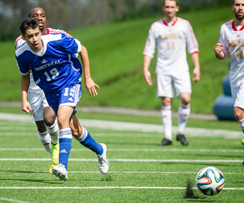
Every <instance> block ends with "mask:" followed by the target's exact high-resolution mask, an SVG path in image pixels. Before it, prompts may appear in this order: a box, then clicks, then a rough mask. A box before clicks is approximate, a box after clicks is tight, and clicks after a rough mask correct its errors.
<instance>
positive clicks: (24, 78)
mask: <svg viewBox="0 0 244 203" xmlns="http://www.w3.org/2000/svg"><path fill="white" fill-rule="evenodd" d="M20 84H21V100H22V111H24V112H26V113H29V112H30V110H31V107H30V104H29V102H28V101H27V95H28V88H29V85H30V74H27V75H21V79H20Z"/></svg>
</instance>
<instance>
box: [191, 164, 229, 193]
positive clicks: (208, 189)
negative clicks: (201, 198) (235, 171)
mask: <svg viewBox="0 0 244 203" xmlns="http://www.w3.org/2000/svg"><path fill="white" fill-rule="evenodd" d="M195 182H196V186H197V188H198V189H199V190H200V191H201V192H202V193H203V194H204V195H208V196H212V195H216V194H218V193H219V192H220V191H221V190H222V189H223V187H224V184H225V178H224V175H223V173H222V172H221V171H220V170H219V169H217V168H215V167H211V166H209V167H205V168H203V169H201V170H200V171H199V172H198V174H197V176H196V180H195Z"/></svg>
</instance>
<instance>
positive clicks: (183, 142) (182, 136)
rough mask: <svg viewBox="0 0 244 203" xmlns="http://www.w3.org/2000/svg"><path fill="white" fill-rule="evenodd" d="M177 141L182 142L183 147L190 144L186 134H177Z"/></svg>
mask: <svg viewBox="0 0 244 203" xmlns="http://www.w3.org/2000/svg"><path fill="white" fill-rule="evenodd" d="M176 140H177V141H180V142H181V144H182V145H185V146H186V145H188V144H189V143H188V142H187V140H186V138H185V135H184V134H177V135H176Z"/></svg>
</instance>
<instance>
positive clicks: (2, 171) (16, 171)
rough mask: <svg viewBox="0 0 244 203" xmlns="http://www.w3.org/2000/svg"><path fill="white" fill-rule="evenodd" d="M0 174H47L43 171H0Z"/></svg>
mask: <svg viewBox="0 0 244 203" xmlns="http://www.w3.org/2000/svg"><path fill="white" fill-rule="evenodd" d="M0 173H49V172H45V171H14V170H3V171H2V170H0Z"/></svg>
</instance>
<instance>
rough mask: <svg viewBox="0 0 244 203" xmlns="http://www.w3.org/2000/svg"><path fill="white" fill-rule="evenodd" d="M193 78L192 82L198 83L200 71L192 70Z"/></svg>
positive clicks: (197, 69)
mask: <svg viewBox="0 0 244 203" xmlns="http://www.w3.org/2000/svg"><path fill="white" fill-rule="evenodd" d="M193 75H194V78H193V79H192V80H193V81H194V82H198V81H199V80H200V69H199V68H194V70H193Z"/></svg>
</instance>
